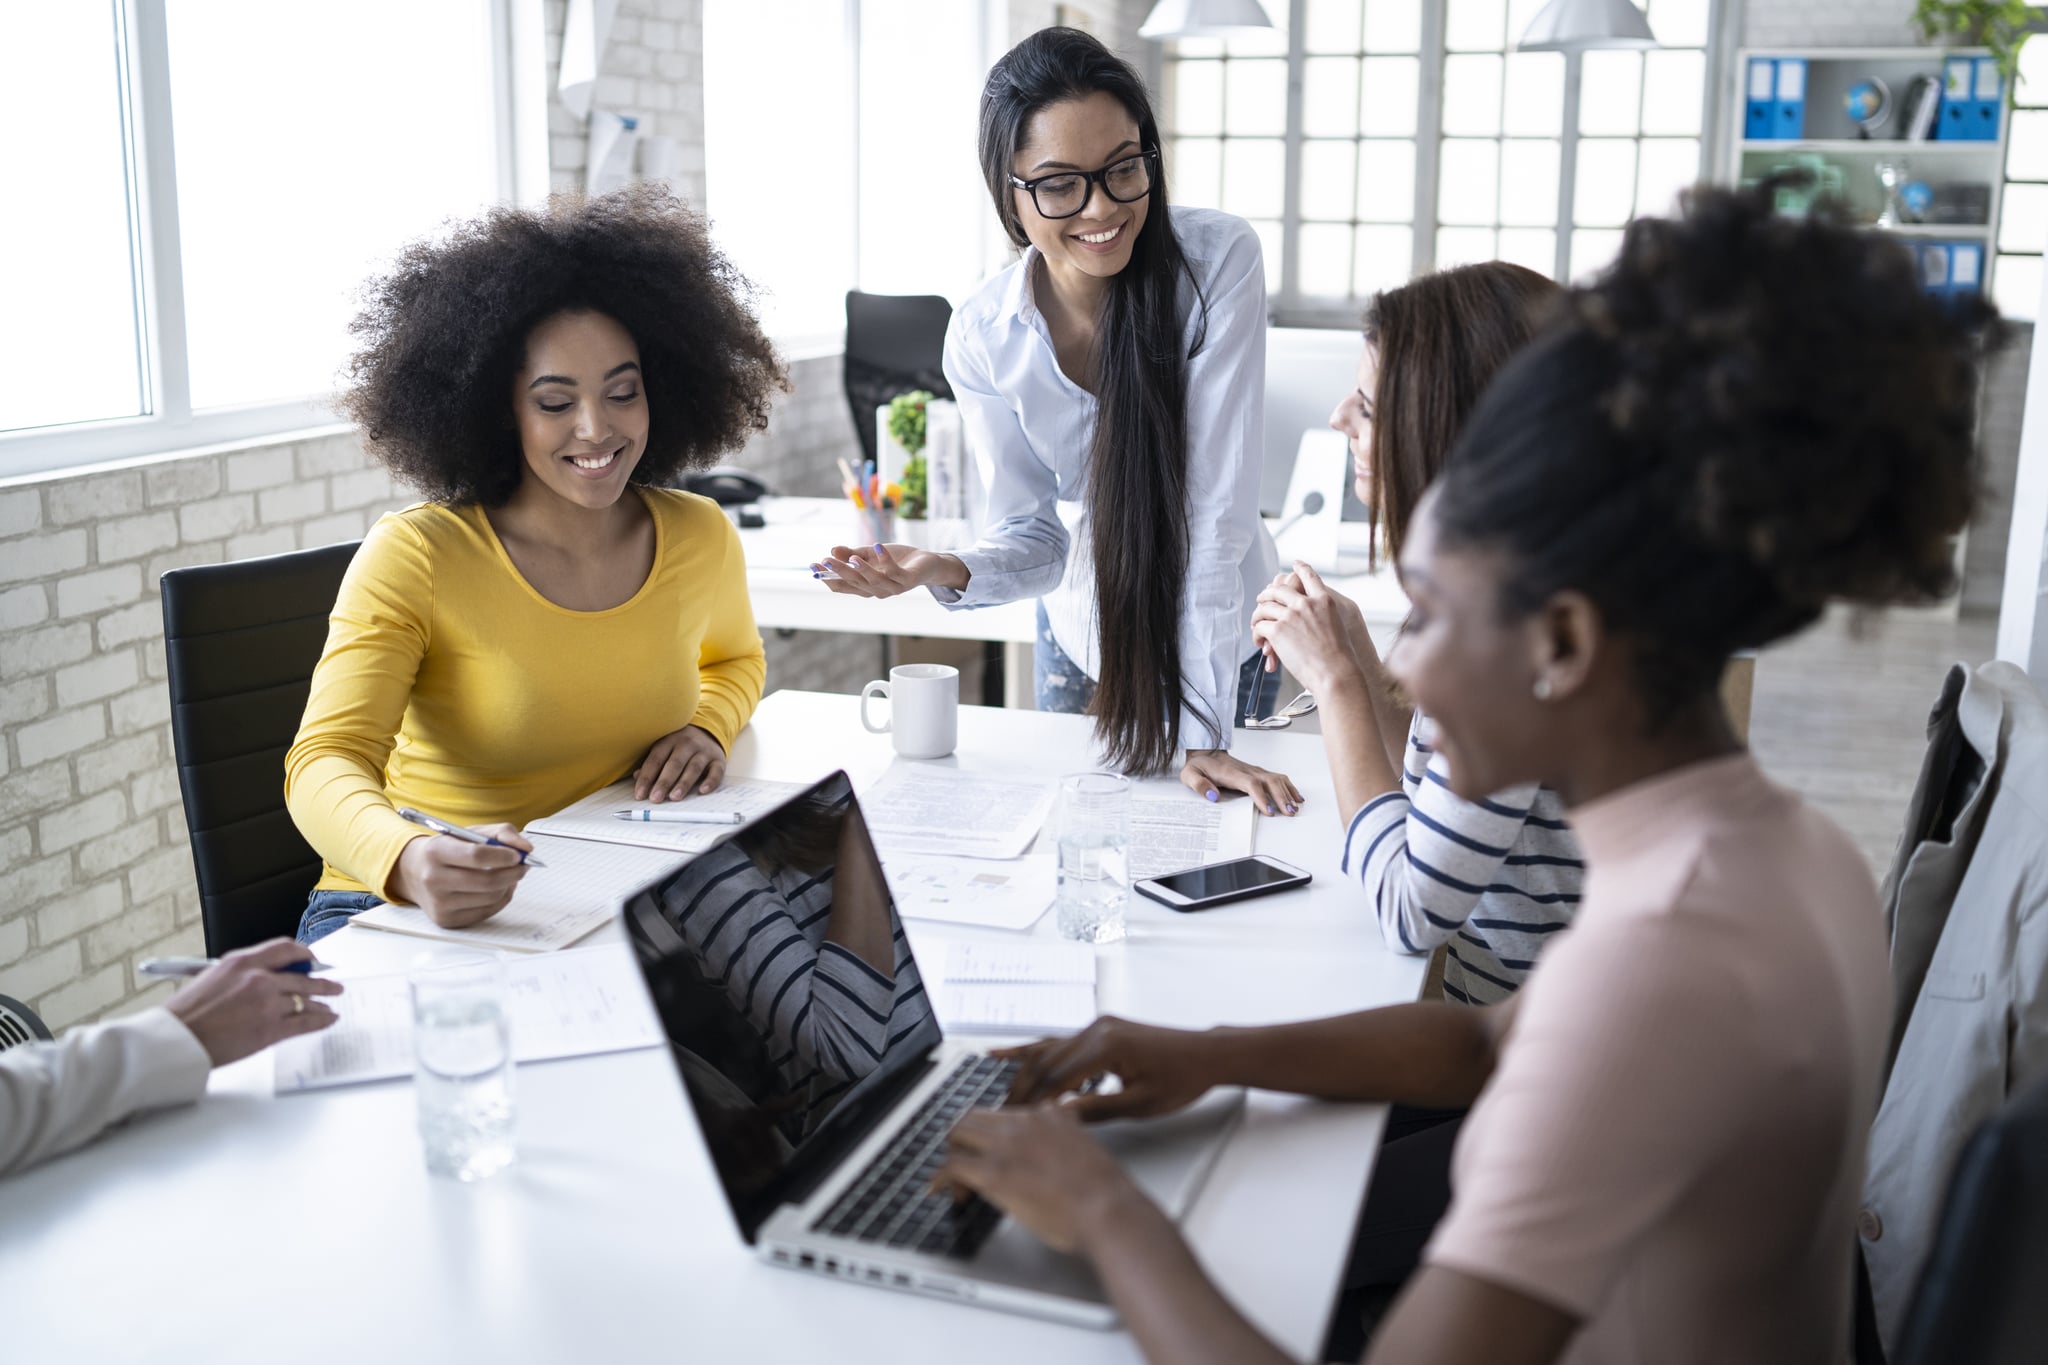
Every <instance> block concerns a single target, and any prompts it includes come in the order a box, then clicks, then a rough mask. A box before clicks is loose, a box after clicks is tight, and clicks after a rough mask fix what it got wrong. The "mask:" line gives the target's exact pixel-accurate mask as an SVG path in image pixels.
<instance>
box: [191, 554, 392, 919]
mask: <svg viewBox="0 0 2048 1365" xmlns="http://www.w3.org/2000/svg"><path fill="white" fill-rule="evenodd" d="M357 543H358V542H355V541H350V542H348V543H347V544H344V545H328V546H325V547H323V548H321V549H318V550H301V551H299V552H297V553H295V554H283V555H271V556H269V557H267V558H264V559H245V560H242V561H240V562H238V563H234V564H205V565H199V566H196V567H193V568H188V569H173V570H171V571H170V572H169V573H167V574H165V575H164V576H163V594H164V650H165V660H166V665H167V669H168V672H169V678H170V689H171V741H172V744H173V746H174V747H175V749H176V751H177V757H178V788H179V790H180V791H182V792H183V793H184V796H185V824H186V826H187V828H189V829H190V831H191V834H192V865H193V869H194V871H195V872H197V874H198V877H199V903H200V913H201V917H202V919H203V921H204V924H205V928H206V951H207V952H208V953H211V954H213V955H214V956H219V955H220V954H222V953H225V952H229V951H231V950H233V949H235V948H243V947H247V946H248V945H249V944H251V943H260V942H262V941H263V940H264V939H267V938H275V937H277V936H279V935H284V936H286V937H289V936H291V935H292V934H293V933H295V932H296V931H297V929H298V924H299V916H300V914H301V913H302V912H303V911H304V910H305V908H306V896H307V894H308V893H309V892H311V891H312V889H313V884H314V883H315V882H317V881H319V880H320V855H319V854H317V853H315V852H314V851H313V849H312V847H311V845H309V844H307V842H306V841H305V840H304V839H303V838H301V837H300V835H299V831H298V827H297V826H295V825H294V824H293V823H292V818H291V815H290V814H289V813H287V812H286V810H285V807H284V756H285V751H286V750H287V749H289V748H291V744H292V739H293V737H294V736H296V735H297V734H298V730H299V721H300V719H301V718H302V717H303V716H304V714H305V710H306V693H307V691H308V689H309V688H310V686H311V684H312V679H313V666H314V665H315V664H317V663H318V662H320V651H321V649H322V648H323V647H324V646H325V644H326V641H327V617H328V614H329V613H330V612H331V611H332V610H333V609H334V598H335V594H336V593H337V592H339V591H340V589H341V576H342V574H343V573H344V572H346V571H347V569H348V564H349V561H350V560H351V559H353V558H354V557H355V553H356V545H357Z"/></svg>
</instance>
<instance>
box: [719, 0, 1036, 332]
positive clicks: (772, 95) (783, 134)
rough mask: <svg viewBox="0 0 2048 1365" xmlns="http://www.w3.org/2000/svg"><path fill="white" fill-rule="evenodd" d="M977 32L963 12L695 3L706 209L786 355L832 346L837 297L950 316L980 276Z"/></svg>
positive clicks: (857, 2)
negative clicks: (943, 302) (924, 304)
mask: <svg viewBox="0 0 2048 1365" xmlns="http://www.w3.org/2000/svg"><path fill="white" fill-rule="evenodd" d="M986 22H987V16H986V14H985V7H984V6H979V5H972V4H967V3H963V0H779V3H776V4H772V5H770V4H763V3H761V2H760V0H704V54H705V61H704V189H705V201H706V202H705V207H706V210H707V211H708V212H709V214H710V217H711V230H712V235H713V237H714V238H715V239H716V240H717V242H718V243H719V246H720V247H721V248H722V249H723V250H724V251H725V252H726V254H727V255H728V256H729V257H731V259H732V261H733V263H734V264H735V265H736V266H738V267H739V269H740V270H741V272H742V273H744V274H745V275H746V276H747V277H748V278H749V280H751V281H752V282H753V283H754V285H755V286H757V287H758V288H759V290H760V291H761V298H760V305H761V316H762V321H763V324H764V325H765V326H766V328H767V329H768V332H769V334H770V335H771V336H773V337H775V338H776V340H777V341H778V342H779V343H781V344H782V345H783V346H784V348H785V349H789V350H796V351H801V350H803V349H806V348H809V347H818V348H825V347H836V346H837V345H838V344H839V339H840V337H841V335H842V334H843V331H844V327H845V321H846V311H845V295H846V291H847V290H848V289H853V288H859V289H865V290H868V291H870V292H874V293H883V294H944V295H948V296H950V297H952V298H953V299H954V300H955V301H958V300H959V299H960V298H962V297H964V296H965V295H966V294H967V293H969V292H970V291H971V290H972V289H973V288H974V286H975V284H976V283H977V282H978V281H979V280H980V278H981V277H982V275H983V274H984V273H985V271H986V268H987V267H988V265H989V264H990V257H989V247H990V242H989V237H990V234H991V233H993V232H994V231H995V230H996V229H995V223H994V215H993V213H992V212H991V210H990V208H989V203H988V192H987V190H986V189H984V188H983V186H982V182H981V177H980V174H979V172H978V170H977V168H976V160H975V107H976V101H977V100H978V99H979V97H980V94H981V84H982V79H983V76H984V74H985V73H986V71H987V69H988V66H989V63H990V61H991V60H992V59H991V58H990V57H989V56H988V44H989V42H990V41H991V35H990V33H989V32H988V30H987V29H986V28H985V24H986ZM763 52H773V53H774V54H775V59H774V66H773V69H772V70H766V71H765V72H764V67H763V66H762V63H761V60H760V58H759V56H758V54H760V53H763ZM792 91H798V92H801V97H792V94H791V92H792Z"/></svg>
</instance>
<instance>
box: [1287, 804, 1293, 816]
mask: <svg viewBox="0 0 2048 1365" xmlns="http://www.w3.org/2000/svg"><path fill="white" fill-rule="evenodd" d="M1287 813H1288V814H1289V815H1292V814H1294V803H1293V802H1291V801H1290V802H1289V803H1288V805H1287Z"/></svg>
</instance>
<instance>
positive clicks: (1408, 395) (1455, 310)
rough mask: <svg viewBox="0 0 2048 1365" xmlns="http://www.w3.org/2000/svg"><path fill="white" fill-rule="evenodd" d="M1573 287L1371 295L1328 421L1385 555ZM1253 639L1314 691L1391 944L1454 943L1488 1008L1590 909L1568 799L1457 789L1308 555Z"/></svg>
mask: <svg viewBox="0 0 2048 1365" xmlns="http://www.w3.org/2000/svg"><path fill="white" fill-rule="evenodd" d="M1560 293H1561V291H1560V290H1559V288H1558V286H1557V285H1556V284H1554V283H1552V282H1551V281H1550V280H1548V279H1545V278H1544V277H1543V276H1541V275H1538V274H1536V273H1535V272H1534V271H1532V270H1525V269H1523V268H1522V267H1521V266H1518V265H1509V264H1507V263H1506V262H1503V261H1490V262H1487V263H1485V264H1482V265H1467V266H1459V267H1457V268H1456V269H1453V270H1445V271H1440V272H1438V273H1436V274H1433V275H1425V276H1423V277H1422V278H1420V279H1418V280H1414V281H1412V282H1410V283H1409V284H1406V285H1403V286H1402V287H1401V288H1399V289H1390V290H1388V291H1386V292H1385V293H1382V294H1380V295H1378V296H1377V297H1375V298H1374V299H1373V301H1372V305H1371V307H1370V308H1368V309H1367V311H1366V315H1365V353H1364V355H1363V357H1362V358H1361V359H1360V360H1359V364H1358V387H1357V388H1356V389H1354V390H1353V391H1352V392H1351V393H1349V394H1347V395H1346V396H1345V398H1344V401H1343V402H1342V403H1340V404H1339V405H1338V407H1337V410H1336V412H1334V413H1332V414H1331V416H1330V425H1331V426H1332V427H1333V428H1335V429H1336V430H1338V431H1341V432H1343V433H1344V434H1345V435H1346V436H1348V437H1349V438H1350V444H1351V458H1352V478H1353V484H1354V486H1355V487H1356V488H1357V490H1358V496H1359V498H1360V500H1361V501H1363V502H1364V503H1365V505H1366V507H1367V508H1368V509H1369V510H1370V511H1371V513H1372V520H1373V541H1372V546H1373V555H1374V558H1375V560H1377V559H1378V558H1379V556H1380V555H1381V554H1382V553H1384V554H1385V556H1386V557H1387V558H1388V559H1392V558H1394V557H1396V556H1398V555H1399V554H1400V552H1401V540H1402V536H1403V535H1404V533H1405V532H1406V531H1407V528H1408V520H1409V517H1410V516H1411V515H1412V514H1413V512H1414V510H1415V504H1416V503H1417V502H1418V501H1419V500H1420V499H1421V497H1422V491H1423V489H1424V488H1426V487H1427V486H1428V485H1429V484H1430V483H1431V482H1433V481H1434V480H1435V478H1436V476H1437V474H1438V472H1439V471H1440V470H1441V469H1442V468H1443V462H1444V458H1445V456H1446V455H1447V454H1449V452H1450V449H1451V443H1452V441H1453V440H1455V439H1456V437H1457V434H1458V428H1459V427H1460V426H1462V425H1463V424H1464V421H1465V417H1466V415H1467V414H1468V413H1469V412H1470V411H1471V409H1472V406H1473V404H1475V403H1476V402H1477V401H1478V399H1479V395H1480V392H1481V391H1482V390H1484V389H1485V387H1486V385H1487V382H1488V381H1489V380H1491V379H1492V378H1493V375H1494V372H1495V371H1496V370H1498V369H1499V368H1500V367H1501V366H1502V365H1503V364H1504V363H1506V361H1507V360H1508V359H1509V357H1511V356H1512V355H1514V353H1515V352H1516V351H1518V350H1519V349H1521V347H1522V345H1523V343H1524V342H1526V341H1527V340H1528V339H1529V337H1530V335H1531V334H1532V332H1533V331H1534V330H1535V327H1536V324H1537V319H1538V315H1539V314H1540V313H1542V312H1543V310H1544V309H1545V308H1546V307H1548V306H1549V305H1550V304H1552V303H1553V302H1554V301H1555V300H1556V299H1557V298H1558V296H1559V295H1560ZM1382 536H1384V539H1383V540H1382ZM1252 633H1253V636H1254V638H1255V639H1257V640H1258V641H1259V643H1260V644H1261V645H1262V646H1264V648H1265V649H1266V652H1267V655H1268V658H1269V660H1274V661H1276V662H1277V663H1285V664H1286V665H1287V667H1288V669H1289V670H1290V671H1291V672H1292V673H1293V674H1294V675H1295V677H1296V678H1298V679H1300V680H1301V682H1302V684H1303V685H1304V686H1305V687H1307V688H1308V689H1309V690H1310V691H1312V692H1314V693H1315V695H1316V700H1317V703H1318V705H1317V714H1318V715H1319V716H1320V718H1321V721H1322V731H1323V743H1324V747H1325V748H1326V749H1327V750H1328V753H1329V757H1330V772H1331V776H1332V777H1333V778H1334V779H1335V784H1336V788H1337V800H1338V804H1339V807H1340V809H1341V812H1342V813H1343V814H1345V815H1346V816H1348V817H1349V818H1348V821H1347V824H1346V827H1345V834H1344V862H1343V866H1344V870H1345V871H1346V872H1348V873H1350V874H1351V875H1353V876H1355V877H1357V878H1358V879H1359V882H1360V883H1361V884H1362V885H1363V886H1364V888H1365V894H1366V899H1367V901H1368V902H1369V903H1370V904H1371V905H1372V907H1373V911H1374V913H1375V914H1376V915H1377V916H1378V918H1379V924H1380V930H1381V932H1382V933H1383V934H1384V935H1385V936H1386V941H1387V946H1388V947H1390V948H1394V949H1396V950H1398V951H1401V952H1407V953H1426V952H1429V951H1430V950H1432V949H1434V948H1435V947H1437V946H1438V945H1439V944H1448V945H1449V948H1448V949H1447V952H1446V961H1445V964H1444V995H1445V996H1446V997H1447V998H1448V999H1451V1000H1455V1001H1458V1002H1461V1003H1464V1004H1473V1005H1490V1004H1494V1003H1495V1002H1497V1001H1500V1000H1504V999H1506V998H1507V997H1508V996H1509V995H1512V994H1513V993H1514V991H1515V988H1516V987H1518V986H1519V985H1521V983H1522V978H1523V977H1524V976H1526V975H1527V974H1528V971H1529V969H1530V968H1531V967H1532V966H1534V965H1535V960H1536V956H1537V954H1538V953H1540V952H1542V950H1543V945H1544V943H1545V941H1546V940H1547V938H1548V937H1549V936H1550V935H1552V934H1554V933H1555V932H1556V931H1557V930H1559V929H1562V928H1564V927H1565V925H1566V924H1567V923H1569V922H1570V920H1571V915H1572V911H1573V909H1574V908H1575V907H1576V906H1577V905H1578V902H1579V882H1580V879H1581V878H1582V877H1583V875H1584V865H1583V864H1582V863H1581V861H1580V859H1579V850H1578V845H1577V843H1576V842H1575V841H1574V840H1573V838H1572V836H1571V833H1570V831H1569V830H1568V829H1567V828H1566V827H1565V820H1564V808H1563V806H1562V805H1561V804H1560V803H1559V801H1558V799H1557V794H1556V793H1555V792H1551V791H1548V790H1545V789H1544V788H1541V787H1536V786H1524V787H1516V788H1514V789H1512V790H1509V791H1505V792H1498V793H1495V794H1494V795H1493V796H1490V797H1488V798H1487V799H1485V800H1483V801H1465V800H1461V799H1460V798H1458V797H1456V796H1453V795H1452V794H1451V789H1450V786H1449V784H1448V782H1447V781H1446V780H1445V770H1444V765H1443V762H1442V760H1441V759H1438V758H1436V757H1435V756H1434V754H1435V737H1436V728H1435V726H1434V725H1433V724H1431V722H1430V719H1429V717H1427V716H1425V715H1423V714H1422V713H1421V712H1419V711H1418V712H1414V713H1413V714H1412V715H1411V714H1410V712H1409V709H1408V707H1407V706H1406V705H1405V704H1403V703H1401V702H1400V701H1398V700H1396V698H1395V697H1394V694H1393V688H1392V687H1391V686H1390V685H1389V683H1388V680H1387V675H1386V670H1385V669H1384V668H1383V667H1382V665H1381V663H1380V659H1379V654H1378V653H1377V651H1375V649H1374V648H1373V643H1372V638H1371V636H1370V635H1368V634H1367V633H1366V629H1365V622H1364V619H1363V618H1362V617H1361V616H1360V614H1359V610H1358V606H1357V604H1356V603H1354V602H1352V601H1351V599H1349V598H1348V597H1345V596H1344V595H1343V594H1342V593H1339V592H1336V591H1334V590H1332V589H1331V588H1330V587H1328V586H1327V585H1326V584H1324V582H1323V581H1322V579H1321V578H1320V577H1319V576H1318V575H1317V574H1316V571H1315V570H1314V569H1312V568H1310V567H1309V566H1308V565H1306V564H1301V563H1297V564H1296V565H1295V567H1294V569H1293V570H1292V571H1291V572H1289V573H1284V574H1282V575H1280V576H1279V577H1278V578H1276V579H1275V580H1274V581H1273V584H1272V586H1270V587H1269V588H1267V589H1266V590H1265V591H1264V592H1263V593H1261V594H1260V595H1259V602H1258V606H1257V608H1256V609H1255V611H1254V614H1253V616H1252ZM1273 666H1275V664H1274V663H1273V662H1269V664H1268V667H1273Z"/></svg>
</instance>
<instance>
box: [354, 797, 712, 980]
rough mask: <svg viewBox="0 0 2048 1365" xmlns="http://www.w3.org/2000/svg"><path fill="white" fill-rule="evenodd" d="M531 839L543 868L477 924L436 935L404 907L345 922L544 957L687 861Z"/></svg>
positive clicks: (427, 921)
mask: <svg viewBox="0 0 2048 1365" xmlns="http://www.w3.org/2000/svg"><path fill="white" fill-rule="evenodd" d="M620 823H621V824H623V823H625V822H624V821H620ZM531 837H532V839H533V852H534V856H535V857H537V858H539V859H540V860H541V862H542V863H544V864H546V866H544V867H536V868H531V869H529V870H528V871H527V874H526V875H525V876H524V877H523V878H521V879H520V882H519V888H518V889H517V890H516V891H514V892H513V893H512V903H511V904H510V905H507V906H506V907H505V908H504V909H503V910H500V911H499V912H498V913H497V914H495V915H493V916H491V917H490V918H489V919H487V920H485V921H484V922H483V923H482V924H477V925H472V926H471V927H470V928H467V929H443V928H442V927H441V926H440V925H438V924H436V923H434V921H433V920H432V919H431V918H430V917H429V916H428V915H427V912H426V911H424V910H421V909H418V908H417V907H415V906H410V905H377V906H372V907H371V908H370V909H368V910H365V911H363V912H362V913H361V914H359V915H357V916H356V917H355V918H354V919H353V920H351V921H350V923H352V924H360V925H362V926H363V927H364V928H366V929H386V930H389V931H391V932H392V933H396V934H415V935H417V936H419V937H420V938H439V939H447V940H449V941H450V942H454V943H467V944H470V945H472V946H473V947H478V948H510V949H512V950H513V951H515V952H522V953H544V952H549V951H551V950H553V949H556V948H566V947H568V946H569V945H570V944H572V943H574V942H575V941H576V940H577V939H580V938H582V937H584V936H585V935H587V934H590V933H592V932H594V931H596V930H597V929H598V928H600V927H602V926H603V925H604V924H606V923H608V922H609V921H610V920H611V918H612V916H613V915H615V914H617V913H618V909H619V905H620V903H621V902H623V901H624V900H625V899H626V897H628V896H630V895H632V894H633V893H634V892H635V891H638V890H639V889H640V888H641V887H643V886H645V885H647V883H649V882H651V881H653V880H654V879H655V878H657V877H659V876H661V875H662V874H663V873H664V872H670V871H673V870H674V869H676V868H678V867H681V866H682V865H683V864H684V863H685V862H687V861H689V859H688V857H687V855H685V854H681V853H675V852H671V851H669V850H667V849H658V848H632V847H629V846H627V845H624V844H599V843H593V842H591V841H589V840H587V839H561V838H552V837H550V836H548V835H545V834H539V835H533V836H531Z"/></svg>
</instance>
